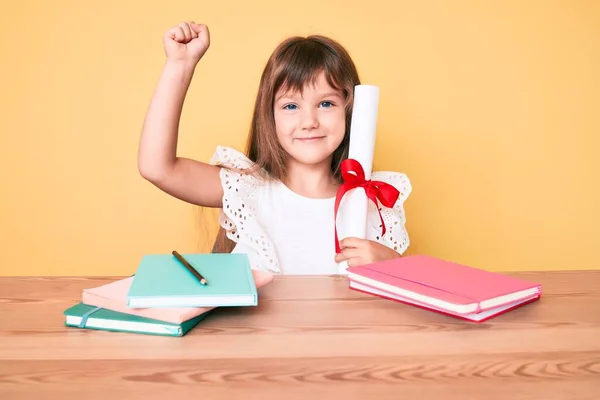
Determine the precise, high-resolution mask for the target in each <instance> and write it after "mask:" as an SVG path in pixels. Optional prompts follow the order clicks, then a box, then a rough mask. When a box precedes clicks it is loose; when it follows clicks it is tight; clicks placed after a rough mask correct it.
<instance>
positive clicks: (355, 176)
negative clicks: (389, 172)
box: [334, 158, 400, 253]
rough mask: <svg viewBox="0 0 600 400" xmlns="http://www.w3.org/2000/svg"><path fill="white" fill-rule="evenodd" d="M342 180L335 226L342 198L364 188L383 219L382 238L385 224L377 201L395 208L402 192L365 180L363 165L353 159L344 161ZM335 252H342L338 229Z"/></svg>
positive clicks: (387, 184) (336, 199)
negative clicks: (354, 190)
mask: <svg viewBox="0 0 600 400" xmlns="http://www.w3.org/2000/svg"><path fill="white" fill-rule="evenodd" d="M342 179H343V180H344V183H342V185H341V186H340V188H339V189H338V191H337V194H336V197H335V209H334V224H335V221H337V213H338V207H339V205H340V202H341V201H342V197H344V195H345V194H346V192H348V191H349V190H352V189H356V188H358V187H362V188H364V189H365V193H366V195H367V197H368V198H369V199H370V200H371V201H372V202H373V203H375V206H376V207H377V212H378V213H379V218H380V219H381V236H383V235H384V234H385V223H384V222H383V216H382V215H381V211H380V210H379V206H378V205H377V200H379V201H380V202H381V204H383V205H384V206H386V207H388V208H390V207H393V206H394V204H395V203H396V200H398V196H399V195H400V192H399V191H398V189H396V188H395V187H393V186H392V185H390V184H389V183H385V182H381V181H372V180H370V179H369V180H366V179H365V171H364V170H363V167H362V165H360V163H359V162H358V161H356V160H354V159H352V158H347V159H345V160H344V161H342ZM335 252H336V253H339V252H340V242H339V240H338V234H337V227H336V228H335Z"/></svg>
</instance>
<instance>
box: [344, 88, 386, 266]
mask: <svg viewBox="0 0 600 400" xmlns="http://www.w3.org/2000/svg"><path fill="white" fill-rule="evenodd" d="M378 108H379V87H377V86H372V85H357V86H355V87H354V104H353V108H352V123H351V126H350V148H349V151H348V158H353V159H355V160H356V161H358V162H359V163H360V164H361V165H362V167H363V169H364V171H365V179H367V180H369V179H371V170H372V168H373V153H374V152H375V132H376V128H377V112H378ZM368 209H369V199H368V198H367V195H366V194H365V190H364V189H363V188H356V189H352V190H349V191H348V192H346V194H345V195H344V197H343V198H342V200H341V201H340V206H339V209H338V214H337V222H336V223H337V229H338V239H339V240H340V241H341V240H342V239H344V238H347V237H357V238H361V239H365V238H366V237H367V211H368ZM338 266H339V273H340V274H345V273H346V268H348V263H347V262H346V261H342V262H341V263H339V264H338Z"/></svg>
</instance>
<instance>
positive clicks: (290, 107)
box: [283, 104, 297, 110]
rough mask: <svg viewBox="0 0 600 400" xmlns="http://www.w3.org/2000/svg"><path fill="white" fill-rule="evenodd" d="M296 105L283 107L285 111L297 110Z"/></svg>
mask: <svg viewBox="0 0 600 400" xmlns="http://www.w3.org/2000/svg"><path fill="white" fill-rule="evenodd" d="M296 107H297V106H296V105H295V104H286V105H285V106H283V109H284V110H295V109H296Z"/></svg>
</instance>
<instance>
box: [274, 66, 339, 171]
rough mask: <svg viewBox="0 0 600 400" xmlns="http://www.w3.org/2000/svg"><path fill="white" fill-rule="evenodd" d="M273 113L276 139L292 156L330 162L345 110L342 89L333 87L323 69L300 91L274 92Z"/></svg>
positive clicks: (310, 162) (301, 161) (336, 146)
mask: <svg viewBox="0 0 600 400" xmlns="http://www.w3.org/2000/svg"><path fill="white" fill-rule="evenodd" d="M274 116H275V129H276V131H277V138H278V139H279V143H281V146H282V147H283V149H284V150H285V151H286V152H287V153H288V154H289V156H290V157H291V158H292V159H293V160H295V161H296V162H299V163H302V164H320V163H324V162H326V163H327V166H329V163H330V161H331V155H332V154H333V152H334V151H335V150H336V149H337V148H338V146H339V145H340V143H341V142H342V140H343V139H344V133H345V130H346V121H345V118H346V114H345V103H344V97H343V95H342V93H341V91H339V90H336V89H334V88H332V87H331V86H330V85H329V84H328V83H327V79H326V78H325V76H324V74H323V73H321V74H320V75H319V76H318V78H317V80H316V82H315V85H314V86H313V85H306V86H305V88H304V91H303V93H300V92H287V93H283V92H278V93H276V94H275V103H274Z"/></svg>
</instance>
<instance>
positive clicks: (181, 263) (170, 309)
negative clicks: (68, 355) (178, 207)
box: [64, 251, 273, 336]
mask: <svg viewBox="0 0 600 400" xmlns="http://www.w3.org/2000/svg"><path fill="white" fill-rule="evenodd" d="M272 280H273V275H272V274H270V273H268V272H261V271H253V270H251V269H250V264H249V262H248V257H247V256H246V255H245V254H237V253H233V254H232V253H225V254H221V253H219V254H213V253H209V254H204V253H202V254H184V255H181V254H179V253H177V252H176V251H174V252H173V253H172V254H149V255H145V256H144V257H142V259H141V261H140V263H139V265H138V268H137V271H136V273H135V275H133V276H130V277H127V278H123V279H119V280H116V281H113V282H111V283H108V284H106V285H102V286H99V287H94V288H88V289H85V290H83V293H82V299H81V302H79V303H78V304H75V305H74V306H72V307H69V308H68V309H67V310H65V311H64V315H65V325H66V326H68V327H75V328H82V329H100V330H108V331H118V332H134V333H144V334H154V335H163V336H183V335H185V334H186V333H188V332H189V331H190V330H191V329H192V328H194V327H195V326H196V325H197V324H198V323H200V321H202V320H203V319H204V318H206V316H207V315H208V314H209V313H210V311H211V310H213V309H215V308H216V307H248V306H256V305H257V304H258V294H257V289H258V288H260V287H262V286H265V285H266V284H268V283H270V282H271V281H272Z"/></svg>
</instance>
